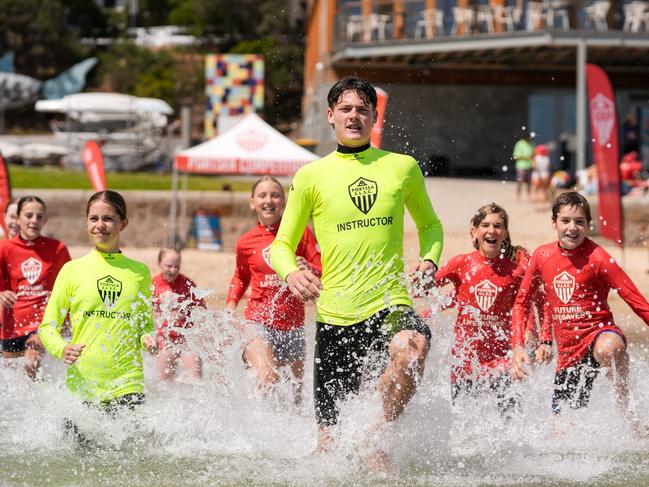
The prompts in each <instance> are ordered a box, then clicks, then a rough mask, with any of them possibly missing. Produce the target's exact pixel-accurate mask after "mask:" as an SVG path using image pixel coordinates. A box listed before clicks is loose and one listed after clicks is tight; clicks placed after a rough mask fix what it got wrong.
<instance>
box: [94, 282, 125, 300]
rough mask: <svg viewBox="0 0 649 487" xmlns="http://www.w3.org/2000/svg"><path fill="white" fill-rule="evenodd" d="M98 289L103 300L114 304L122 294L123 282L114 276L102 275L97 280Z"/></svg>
mask: <svg viewBox="0 0 649 487" xmlns="http://www.w3.org/2000/svg"><path fill="white" fill-rule="evenodd" d="M97 291H99V297H100V298H101V300H102V301H103V302H104V303H106V304H107V305H108V306H112V305H113V304H115V302H116V301H117V299H118V298H119V296H120V294H122V283H121V282H120V281H118V280H117V279H115V278H114V277H113V276H106V277H102V278H101V279H98V280H97Z"/></svg>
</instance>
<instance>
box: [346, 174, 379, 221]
mask: <svg viewBox="0 0 649 487" xmlns="http://www.w3.org/2000/svg"><path fill="white" fill-rule="evenodd" d="M378 194H379V186H378V184H376V182H374V181H370V180H369V179H365V178H358V179H357V180H356V181H354V182H353V183H352V184H350V185H349V197H350V198H351V199H352V202H353V203H354V205H355V206H356V208H358V209H359V210H361V211H362V212H363V213H365V214H366V215H367V213H368V212H369V211H370V210H371V209H372V206H374V202H375V201H376V197H377V195H378Z"/></svg>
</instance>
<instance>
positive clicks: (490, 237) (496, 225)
mask: <svg viewBox="0 0 649 487" xmlns="http://www.w3.org/2000/svg"><path fill="white" fill-rule="evenodd" d="M471 237H472V238H473V240H474V241H475V242H476V243H477V248H478V250H479V251H480V254H481V255H482V256H483V257H486V258H487V259H495V258H496V257H498V256H499V255H500V253H501V251H502V247H503V242H504V241H505V239H506V238H507V229H506V228H505V222H504V221H503V217H502V216H501V215H500V214H498V213H489V214H487V215H486V216H485V217H484V218H483V220H482V221H481V222H480V223H479V224H478V226H477V227H471Z"/></svg>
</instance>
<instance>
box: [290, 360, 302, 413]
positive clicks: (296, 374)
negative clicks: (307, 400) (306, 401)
mask: <svg viewBox="0 0 649 487" xmlns="http://www.w3.org/2000/svg"><path fill="white" fill-rule="evenodd" d="M288 366H289V367H290V369H291V372H292V374H293V402H294V403H295V405H296V406H297V405H299V404H300V403H301V402H302V385H303V383H304V361H303V360H295V361H293V362H290V363H289V364H288Z"/></svg>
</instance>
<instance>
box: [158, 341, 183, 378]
mask: <svg viewBox="0 0 649 487" xmlns="http://www.w3.org/2000/svg"><path fill="white" fill-rule="evenodd" d="M178 355H179V354H178V352H174V351H172V350H170V349H169V348H163V349H162V350H161V351H160V354H159V355H158V360H157V362H156V365H157V368H158V375H159V377H160V379H161V380H163V381H165V382H169V381H172V380H173V379H174V377H176V370H177V367H178Z"/></svg>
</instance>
